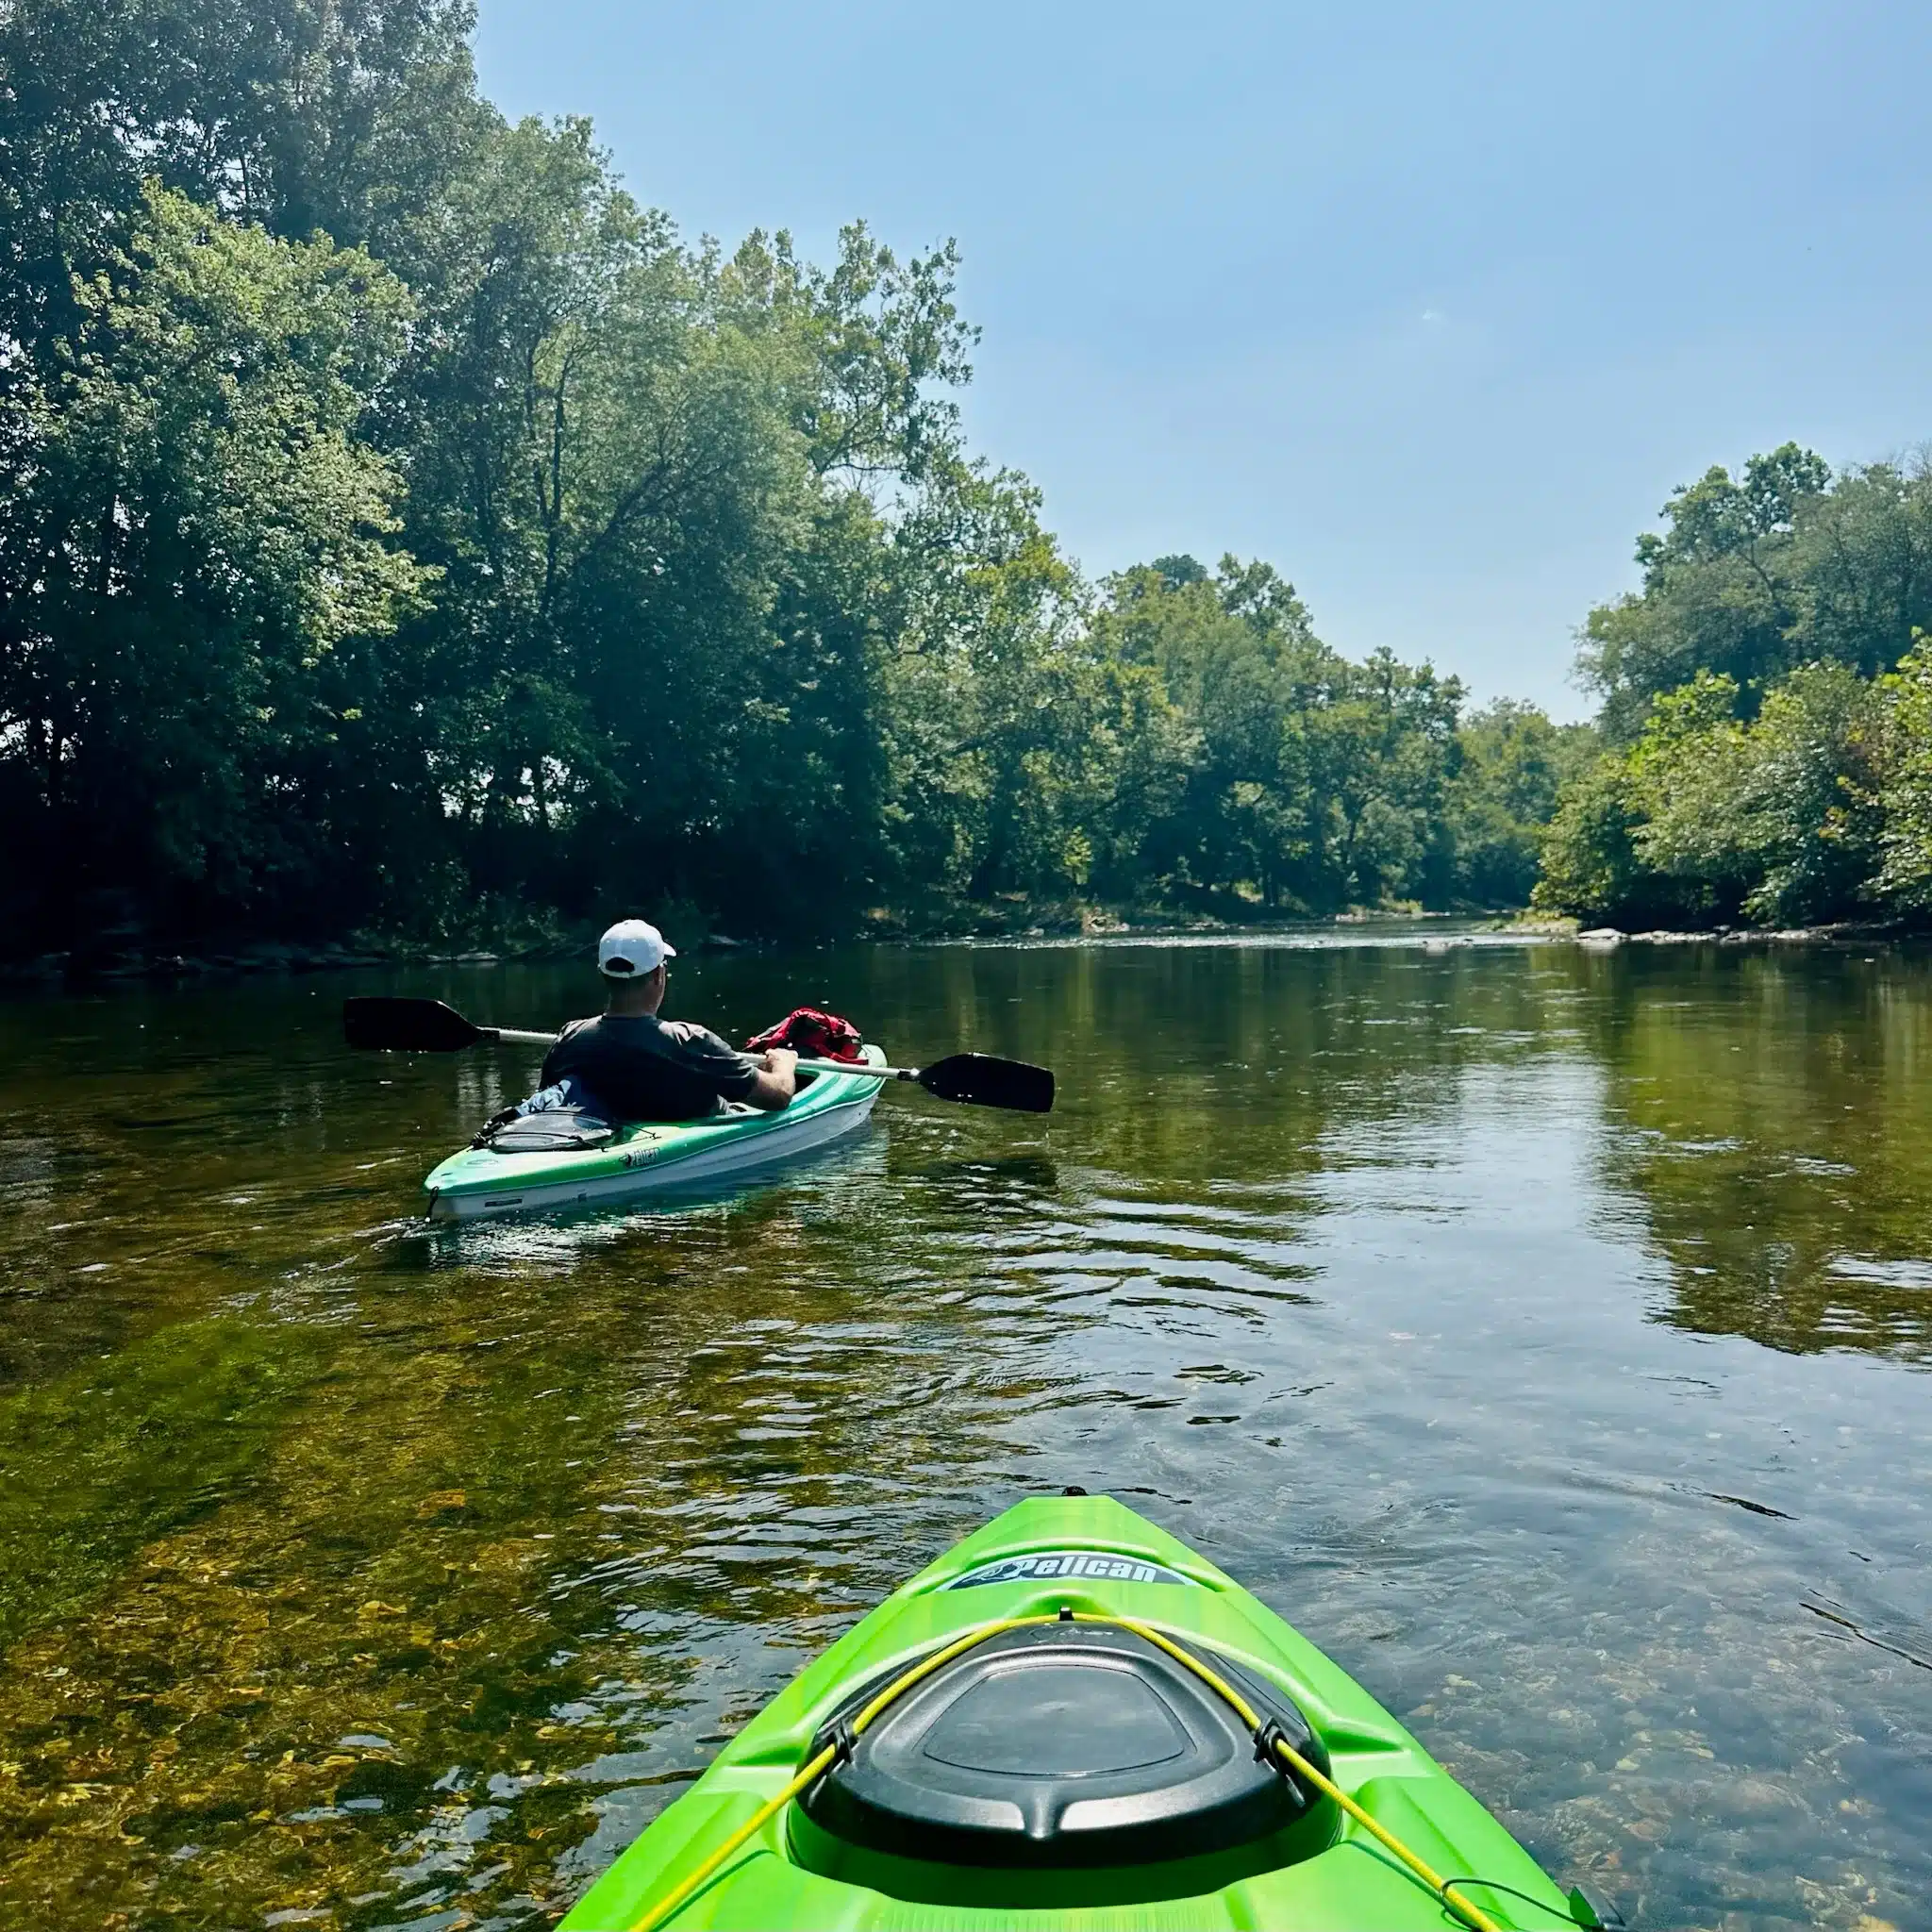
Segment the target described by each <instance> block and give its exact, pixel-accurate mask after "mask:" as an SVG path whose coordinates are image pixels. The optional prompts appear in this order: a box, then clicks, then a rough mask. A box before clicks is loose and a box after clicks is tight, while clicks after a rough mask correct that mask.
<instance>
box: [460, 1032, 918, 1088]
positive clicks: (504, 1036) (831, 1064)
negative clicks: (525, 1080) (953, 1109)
mask: <svg viewBox="0 0 1932 1932" xmlns="http://www.w3.org/2000/svg"><path fill="white" fill-rule="evenodd" d="M476 1030H477V1031H478V1032H479V1033H481V1034H483V1035H484V1036H485V1037H486V1038H487V1039H490V1040H494V1041H499V1042H501V1044H503V1045H505V1046H555V1045H556V1044H557V1035H556V1034H554V1033H531V1032H529V1031H527V1030H526V1029H525V1028H524V1027H521V1026H479V1027H478V1028H477V1029H476ZM798 1071H799V1072H800V1073H801V1074H863V1075H864V1076H865V1077H866V1078H867V1079H869V1080H916V1079H918V1078H919V1069H918V1068H917V1067H874V1066H868V1065H867V1064H866V1062H865V1061H864V1060H800V1061H799V1063H798Z"/></svg>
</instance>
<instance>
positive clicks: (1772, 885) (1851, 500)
mask: <svg viewBox="0 0 1932 1932" xmlns="http://www.w3.org/2000/svg"><path fill="white" fill-rule="evenodd" d="M1664 517H1665V522H1666V525H1667V527H1666V529H1665V530H1664V531H1663V532H1662V533H1661V534H1650V535H1646V536H1644V537H1642V538H1641V539H1640V540H1639V542H1638V551H1637V554H1638V559H1639V561H1640V562H1641V564H1642V566H1643V588H1642V590H1641V591H1640V592H1639V593H1637V594H1636V595H1634V596H1630V597H1626V598H1624V600H1623V601H1622V602H1621V603H1619V604H1616V605H1612V606H1607V607H1605V608H1600V609H1598V610H1596V611H1593V612H1592V613H1591V619H1590V622H1589V624H1588V625H1587V626H1586V630H1585V641H1584V648H1583V652H1582V668H1583V671H1584V674H1585V675H1586V677H1588V678H1589V679H1590V680H1591V681H1592V682H1594V683H1595V685H1596V686H1597V688H1598V689H1599V690H1600V691H1602V693H1603V697H1604V711H1603V727H1604V730H1605V733H1606V735H1607V737H1608V739H1609V740H1610V743H1611V748H1610V749H1609V750H1608V751H1607V752H1606V753H1605V754H1604V756H1603V757H1602V758H1600V759H1599V760H1598V761H1597V763H1596V764H1595V765H1594V766H1593V767H1592V768H1591V770H1589V771H1588V772H1584V773H1580V774H1577V775H1576V776H1575V777H1574V779H1573V781H1572V782H1571V783H1570V784H1569V785H1568V786H1567V787H1566V788H1565V789H1564V791H1563V793H1562V795H1561V798H1560V800H1559V802H1558V806H1557V811H1556V812H1555V814H1554V817H1553V819H1552V821H1551V824H1550V826H1549V829H1548V831H1547V833H1546V834H1545V835H1544V839H1543V844H1542V869H1541V878H1540V880H1539V882H1538V885H1537V888H1536V892H1535V900H1534V903H1535V904H1537V905H1538V906H1539V907H1542V908H1548V909H1552V910H1561V911H1566V912H1574V913H1576V914H1578V915H1579V916H1582V917H1584V918H1590V919H1613V920H1616V921H1618V922H1619V923H1621V924H1648V923H1652V922H1655V921H1668V920H1678V919H1695V920H1708V919H1712V918H1717V919H1731V918H1740V917H1741V918H1744V919H1747V920H1756V921H1767V922H1790V921H1794V920H1819V919H1835V918H1836V919H1841V918H1848V917H1854V916H1857V915H1860V914H1863V915H1868V916H1869V915H1870V914H1871V913H1872V912H1874V911H1875V910H1882V909H1884V908H1887V907H1891V908H1900V909H1916V908H1924V907H1925V906H1927V905H1928V904H1932V807H1928V805H1927V803H1926V800H1927V798H1928V796H1932V781H1928V778H1927V775H1926V774H1927V773H1928V770H1932V753H1928V750H1927V747H1928V745H1932V701H1928V699H1927V698H1926V696H1925V694H1924V693H1925V688H1926V681H1927V673H1926V669H1925V655H1924V644H1923V642H1922V640H1923V637H1924V631H1923V630H1922V628H1921V622H1922V620H1923V619H1924V618H1925V617H1927V616H1928V614H1932V610H1928V607H1932V575H1928V571H1932V469H1928V468H1927V467H1926V466H1925V465H1924V464H1923V463H1919V464H1915V465H1913V466H1910V467H1906V468H1902V467H1900V466H1898V465H1895V464H1887V463H1874V464H1870V465H1865V466H1863V467H1852V468H1848V469H1845V470H1842V471H1840V473H1838V475H1836V476H1834V475H1832V473H1831V471H1830V470H1829V469H1828V468H1827V466H1826V465H1825V464H1824V461H1823V460H1822V459H1821V458H1818V457H1816V456H1814V455H1812V454H1811V453H1810V452H1808V451H1807V450H1802V449H1800V448H1799V447H1798V446H1797V445H1796V444H1795V443H1786V444H1785V445H1784V446H1783V447H1782V448H1780V449H1777V450H1774V451H1773V452H1772V453H1771V454H1770V455H1768V456H1758V457H1753V458H1751V460H1750V461H1749V462H1748V463H1747V464H1746V465H1745V467H1744V475H1743V478H1742V480H1741V482H1739V481H1734V480H1733V479H1732V477H1731V476H1730V475H1729V473H1728V472H1727V471H1725V470H1723V469H1712V470H1710V471H1708V472H1707V474H1706V475H1705V476H1704V477H1703V478H1702V480H1701V481H1699V482H1697V483H1695V484H1693V485H1691V486H1690V487H1689V488H1687V489H1684V490H1679V491H1676V492H1675V494H1674V495H1673V497H1672V499H1671V501H1670V503H1669V504H1668V505H1666V507H1665V509H1664ZM1902 653H1903V654H1905V655H1904V656H1903V657H1902V656H1901V654H1902ZM1895 660H1896V661H1897V665H1898V668H1897V670H1896V671H1895V672H1890V674H1889V675H1888V667H1890V665H1892V664H1893V662H1894V661H1895Z"/></svg>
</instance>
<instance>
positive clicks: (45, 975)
mask: <svg viewBox="0 0 1932 1932" xmlns="http://www.w3.org/2000/svg"><path fill="white" fill-rule="evenodd" d="M1443 924H1460V925H1462V926H1463V927H1464V928H1465V930H1464V931H1462V932H1459V933H1441V932H1440V931H1434V930H1432V928H1438V927H1440V926H1441V925H1443ZM1372 925H1373V926H1379V927H1385V928H1386V927H1389V926H1403V925H1412V926H1413V927H1414V928H1415V933H1416V941H1417V943H1418V944H1423V945H1426V946H1429V947H1431V948H1435V947H1441V946H1449V945H1454V944H1456V943H1457V941H1459V940H1461V939H1465V938H1468V937H1470V936H1472V935H1482V936H1496V935H1504V936H1507V937H1511V938H1517V939H1523V940H1529V941H1542V942H1564V941H1568V942H1570V943H1574V944H1575V945H1579V946H1582V947H1584V948H1586V949H1588V950H1591V951H1602V952H1607V951H1611V950H1614V949H1615V948H1617V947H1619V946H1626V945H1629V946H1694V945H1710V946H1752V945H1774V946H1797V945H1823V946H1832V945H1846V946H1849V945H1871V944H1881V943H1890V942H1893V941H1900V940H1908V939H1915V938H1924V937H1925V936H1926V934H1927V932H1928V930H1932V927H1928V925H1927V924H1926V923H1925V922H1923V921H1916V922H1915V921H1907V920H1874V921H1842V922H1840V923H1838V924H1828V925H1802V926H1783V927H1759V926H1711V927H1706V928H1697V929H1692V930H1685V931H1676V930H1665V929H1657V930H1654V931H1647V932H1625V931H1624V930H1622V929H1621V928H1619V927H1616V926H1588V927H1586V926H1582V925H1581V924H1580V923H1579V922H1578V921H1576V920H1574V919H1552V918H1544V917H1534V918H1532V917H1524V916H1514V915H1511V914H1508V913H1470V912H1425V911H1422V910H1419V909H1415V908H1379V909H1375V910H1361V909H1357V910H1352V911H1348V912H1338V913H1335V914H1333V915H1332V916H1331V917H1329V918H1327V919H1291V920H1283V919H1229V918H1223V917H1217V916H1213V915H1208V914H1202V915H1198V916H1190V915H1184V914H1177V913H1175V912H1174V911H1173V910H1172V909H1167V908H1111V907H1097V906H1087V905H1078V904H1075V905H1067V906H1052V907H1041V906H1038V905H1025V904H1019V905H1015V906H1013V907H1010V908H1008V907H966V908H959V910H958V917H956V918H945V919H938V920H933V919H915V918H908V917H905V916H901V915H898V914H894V913H890V912H885V911H879V912H874V913H873V914H870V915H868V917H867V918H866V919H865V920H864V921H863V922H862V923H861V924H860V926H859V927H858V930H857V931H855V932H851V933H846V934H841V935H835V936H834V937H836V938H842V939H857V940H861V941H872V942H874V943H879V944H900V945H933V944H946V943H949V942H958V941H972V940H1044V939H1092V940H1106V939H1117V938H1124V937H1127V936H1130V935H1131V936H1135V937H1142V938H1148V939H1158V938H1161V937H1165V936H1172V937H1174V938H1201V937H1204V936H1208V935H1225V936H1228V937H1238V936H1252V937H1254V938H1256V939H1257V940H1258V939H1266V938H1270V937H1279V936H1280V935H1282V934H1284V933H1287V934H1307V933H1316V932H1332V931H1334V930H1335V929H1336V928H1338V927H1341V928H1344V929H1345V928H1349V927H1359V926H1372ZM693 926H694V927H695V930H693V929H692V927H693ZM667 930H668V931H669V932H670V934H671V937H672V938H673V939H674V940H675V941H676V943H677V945H678V947H679V949H680V950H681V951H683V952H684V953H686V954H698V953H729V952H737V951H741V950H743V949H745V948H747V947H757V946H760V945H762V944H764V943H766V942H765V941H755V940H741V939H737V938H734V937H732V936H731V935H729V934H726V933H721V932H713V931H710V930H708V928H707V927H706V925H705V924H704V922H703V921H702V919H693V920H690V921H688V922H687V923H684V924H676V923H669V922H667ZM597 931H598V928H595V927H592V926H589V925H586V926H584V927H582V928H581V929H572V930H569V931H558V930H550V931H546V932H545V933H544V934H543V935H542V936H541V938H540V939H537V940H535V941H531V940H521V941H519V940H508V941H503V942H500V943H498V944H495V945H489V946H480V947H473V948H468V949H464V950H455V949H451V948H448V947H438V946H435V945H433V944H430V943H428V942H425V941H416V940H409V939H403V938H394V939H391V938H372V937H370V936H368V935H358V937H357V938H356V939H355V940H354V941H346V942H342V943H339V944H308V945H305V944H301V943H297V942H291V941H276V940H258V941H247V942H242V943H230V944H226V945H222V946H210V947H206V948H196V949H194V950H192V951H174V950H167V949H161V948H155V949H149V948H145V947H142V946H139V945H132V944H129V945H124V946H121V947H118V948H115V949H113V950H107V951H96V952H94V953H92V954H88V955H79V954H75V953H43V954H42V955H40V956H39V957H38V958H30V959H23V960H16V961H12V962H6V963H0V990H13V991H29V990H32V989H34V988H36V987H41V988H56V987H61V986H86V985H92V984H95V983H100V982H108V983H112V982H116V981H134V980H145V981H153V982H161V983H177V982H192V981H195V980H201V979H210V978H223V977H229V978H233V977H243V976H253V975H256V974H312V973H331V972H346V971H353V970H357V969H360V968H368V967H373V966H497V965H504V964H508V963H509V962H511V961H516V962H520V963H525V964H536V963H541V962H542V961H545V960H553V959H555V960H567V959H575V958H582V957H583V956H584V955H585V954H586V953H587V952H588V951H589V950H590V949H591V947H592V946H594V944H595V942H596V938H597Z"/></svg>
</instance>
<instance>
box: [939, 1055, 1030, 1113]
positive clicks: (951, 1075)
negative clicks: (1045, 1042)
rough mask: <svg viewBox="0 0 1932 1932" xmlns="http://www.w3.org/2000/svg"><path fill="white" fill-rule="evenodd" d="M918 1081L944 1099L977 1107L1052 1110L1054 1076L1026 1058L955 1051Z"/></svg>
mask: <svg viewBox="0 0 1932 1932" xmlns="http://www.w3.org/2000/svg"><path fill="white" fill-rule="evenodd" d="M919 1084H920V1085H921V1086H922V1087H924V1089H925V1091H927V1092H928V1093H936V1094H938V1095H939V1097H940V1098H941V1100H963V1101H966V1102H968V1103H969V1104H970V1105H972V1106H974V1107H1004V1108H1009V1109H1010V1110H1011V1111H1012V1112H1014V1113H1051V1112H1052V1111H1053V1075H1052V1074H1050V1073H1049V1072H1048V1071H1047V1070H1046V1069H1045V1068H1044V1067H1029V1066H1028V1065H1027V1064H1026V1062H1025V1061H1024V1060H1003V1059H996V1058H994V1057H993V1056H992V1055H991V1054H990V1053H956V1054H953V1055H951V1056H950V1057H949V1058H945V1059H942V1060H935V1061H934V1062H933V1063H932V1065H931V1066H929V1067H927V1068H925V1069H924V1072H923V1073H921V1074H920V1076H919Z"/></svg>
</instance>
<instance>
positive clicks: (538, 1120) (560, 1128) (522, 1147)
mask: <svg viewBox="0 0 1932 1932" xmlns="http://www.w3.org/2000/svg"><path fill="white" fill-rule="evenodd" d="M616 1135H617V1129H616V1128H615V1127H614V1126H612V1125H611V1124H610V1123H609V1122H608V1121H607V1120H605V1119H603V1118H602V1117H601V1116H599V1115H597V1114H594V1113H592V1112H591V1110H590V1109H589V1108H583V1107H552V1108H544V1109H543V1110H542V1111H541V1112H540V1113H508V1114H504V1115H499V1116H498V1117H497V1118H496V1119H495V1120H493V1121H491V1123H490V1124H489V1125H488V1126H486V1127H485V1128H484V1130H483V1131H482V1133H480V1134H478V1135H477V1136H476V1138H475V1141H473V1142H472V1143H471V1144H472V1145H473V1146H476V1147H488V1148H491V1150H492V1151H494V1152H495V1153H498V1154H558V1153H564V1152H567V1151H569V1150H570V1149H572V1148H576V1147H602V1146H603V1145H604V1144H605V1143H606V1142H607V1141H611V1140H614V1139H615V1138H616Z"/></svg>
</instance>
